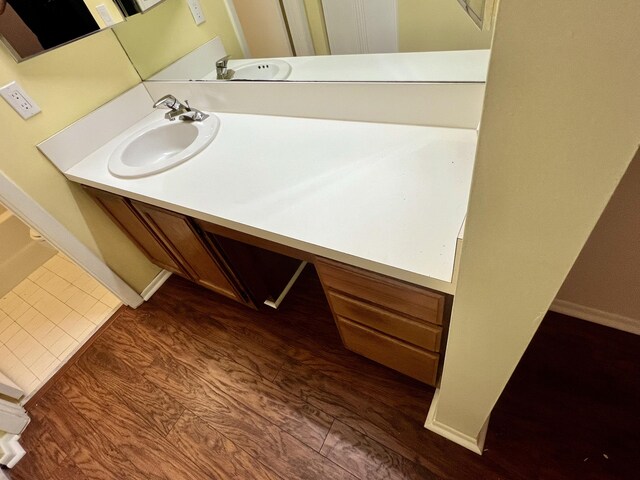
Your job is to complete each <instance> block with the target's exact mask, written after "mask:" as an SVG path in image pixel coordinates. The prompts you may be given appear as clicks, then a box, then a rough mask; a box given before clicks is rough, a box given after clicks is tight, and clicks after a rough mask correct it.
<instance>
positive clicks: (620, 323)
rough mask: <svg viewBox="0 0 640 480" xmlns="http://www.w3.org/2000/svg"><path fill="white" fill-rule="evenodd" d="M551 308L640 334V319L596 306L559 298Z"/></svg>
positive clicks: (564, 313) (582, 318)
mask: <svg viewBox="0 0 640 480" xmlns="http://www.w3.org/2000/svg"><path fill="white" fill-rule="evenodd" d="M550 310H553V311H554V312H557V313H562V314H563V315H569V316H571V317H575V318H579V319H581V320H586V321H588V322H593V323H597V324H599V325H604V326H606V327H611V328H615V329H617V330H622V331H624V332H629V333H633V334H635V335H640V319H635V318H631V317H625V316H623V315H618V314H615V313H609V312H605V311H602V310H598V309H596V308H591V307H585V306H584V305H579V304H577V303H572V302H567V301H566V300H558V299H556V300H554V301H553V303H552V304H551V307H550Z"/></svg>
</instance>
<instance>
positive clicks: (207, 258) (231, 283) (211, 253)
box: [130, 200, 249, 303]
mask: <svg viewBox="0 0 640 480" xmlns="http://www.w3.org/2000/svg"><path fill="white" fill-rule="evenodd" d="M130 202H131V205H132V206H133V208H134V209H135V210H136V211H137V212H138V213H139V215H140V217H141V218H142V219H143V221H144V223H145V224H146V225H147V227H148V228H150V229H151V230H152V231H153V232H154V233H155V234H156V236H157V237H158V238H160V239H161V241H162V244H163V245H164V246H165V248H166V249H167V250H169V252H170V253H171V255H172V256H173V257H174V258H176V259H177V260H178V262H179V263H180V265H181V266H182V269H183V270H184V271H185V272H187V276H188V278H190V279H191V280H193V281H194V282H196V283H197V284H199V285H202V286H203V287H206V288H208V289H210V290H213V291H214V292H217V293H220V294H221V295H224V296H226V297H229V298H233V299H234V300H237V301H240V302H244V303H248V301H249V298H248V296H247V295H246V294H244V292H243V290H242V287H241V286H240V283H239V282H238V281H237V280H236V279H235V276H234V275H233V272H232V271H231V269H230V268H229V266H228V265H227V264H226V262H225V261H224V259H223V258H222V256H221V255H220V253H219V252H217V251H216V250H215V249H214V248H213V246H212V245H207V244H206V243H204V242H203V240H202V238H201V237H200V235H199V233H198V231H196V229H195V226H194V225H193V224H192V223H191V221H190V219H189V218H188V217H185V216H184V215H180V214H178V213H175V212H171V211H169V210H165V209H162V208H159V207H155V206H152V205H147V204H145V203H141V202H137V201H135V200H130Z"/></svg>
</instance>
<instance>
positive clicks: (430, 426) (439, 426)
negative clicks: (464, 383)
mask: <svg viewBox="0 0 640 480" xmlns="http://www.w3.org/2000/svg"><path fill="white" fill-rule="evenodd" d="M439 399H440V389H439V388H436V391H435V393H434V394H433V401H432V402H431V406H430V407H429V413H428V414H427V420H426V422H425V423H424V427H425V428H426V429H427V430H431V431H432V432H434V433H437V434H438V435H440V436H441V437H444V438H446V439H447V440H451V441H452V442H453V443H457V444H458V445H460V446H462V447H464V448H466V449H468V450H471V451H472V452H475V453H477V454H478V455H482V452H483V450H484V441H485V439H486V436H487V429H488V428H489V418H487V421H486V422H484V425H483V426H482V428H481V429H480V432H479V433H478V436H477V437H475V438H474V437H471V436H469V435H467V434H465V433H462V432H460V431H458V430H456V429H455V428H452V427H450V426H448V425H445V424H444V423H440V422H438V421H437V420H436V419H435V418H436V413H437V411H438V401H439Z"/></svg>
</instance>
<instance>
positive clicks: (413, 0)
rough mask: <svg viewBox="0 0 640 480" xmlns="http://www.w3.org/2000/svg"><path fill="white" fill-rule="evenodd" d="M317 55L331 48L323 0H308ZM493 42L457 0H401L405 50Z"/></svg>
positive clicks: (400, 29)
mask: <svg viewBox="0 0 640 480" xmlns="http://www.w3.org/2000/svg"><path fill="white" fill-rule="evenodd" d="M304 3H305V7H306V10H307V18H308V19H309V28H310V30H311V37H312V39H313V45H314V47H315V49H316V54H317V55H325V54H327V53H328V52H329V43H328V40H327V33H326V29H325V26H324V16H323V14H322V1H321V0H305V2H304ZM490 46H491V31H486V32H481V31H480V30H479V29H478V27H476V25H475V24H474V23H473V20H471V19H470V18H469V16H468V15H467V14H466V13H465V11H464V10H463V9H462V7H461V6H460V4H458V3H457V1H456V0H398V48H399V50H400V51H401V52H427V51H440V50H477V49H483V48H489V47H490Z"/></svg>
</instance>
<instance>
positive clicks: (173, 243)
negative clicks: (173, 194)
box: [84, 186, 300, 308]
mask: <svg viewBox="0 0 640 480" xmlns="http://www.w3.org/2000/svg"><path fill="white" fill-rule="evenodd" d="M84 188H85V189H86V190H87V192H88V193H89V194H90V195H91V196H92V197H93V198H94V199H95V200H96V201H97V202H98V204H99V205H100V206H101V207H102V208H103V209H104V210H105V211H106V212H107V213H108V214H109V216H111V218H112V219H113V220H114V221H115V222H116V223H117V224H118V225H119V226H120V228H121V229H122V230H123V231H124V232H125V233H126V234H127V235H128V236H129V238H131V240H133V242H134V243H136V244H137V245H138V246H139V247H140V249H141V250H142V251H143V252H144V253H145V254H146V256H147V257H148V258H149V260H151V261H152V262H153V263H155V264H156V265H158V266H160V267H162V268H164V269H166V270H169V271H171V272H174V273H177V274H179V275H182V276H183V277H185V278H188V279H189V280H192V281H193V282H195V283H198V284H199V285H202V286H203V287H206V288H208V289H210V290H212V291H214V292H216V293H219V294H221V295H224V296H226V297H229V298H232V299H234V300H237V301H239V302H242V303H244V304H246V305H249V306H252V307H254V308H255V307H256V306H257V305H260V304H262V303H263V302H264V301H265V300H272V301H273V300H275V299H277V298H278V296H279V295H280V293H281V292H282V290H283V289H284V288H285V286H286V285H287V284H288V282H289V280H290V279H291V277H292V275H293V274H294V273H295V272H296V271H297V269H298V267H299V265H300V261H299V260H297V259H295V258H291V257H288V256H286V255H282V254H281V253H277V252H272V251H269V250H266V249H264V248H260V247H258V246H255V245H250V244H247V243H243V242H241V241H238V240H235V239H232V238H227V237H225V236H223V235H220V234H219V233H218V228H217V227H216V226H214V225H211V224H208V223H206V222H201V221H196V220H195V219H193V218H190V217H187V216H185V215H182V214H179V213H176V212H173V211H170V210H166V209H164V208H160V207H156V206H154V205H149V204H146V203H143V202H139V201H137V200H132V199H128V198H125V197H121V196H119V195H114V194H112V193H107V192H104V191H102V190H97V189H95V188H91V187H86V186H85V187H84Z"/></svg>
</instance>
